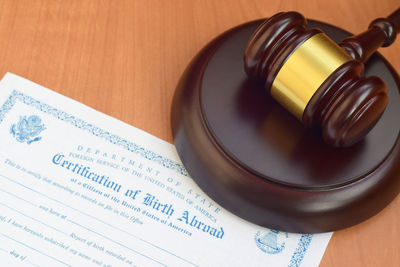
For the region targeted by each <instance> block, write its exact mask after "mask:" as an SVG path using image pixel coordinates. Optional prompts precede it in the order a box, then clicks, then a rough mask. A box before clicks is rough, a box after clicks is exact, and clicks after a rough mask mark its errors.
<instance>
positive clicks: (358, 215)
mask: <svg viewBox="0 0 400 267" xmlns="http://www.w3.org/2000/svg"><path fill="white" fill-rule="evenodd" d="M261 22H262V21H261V20H258V21H254V22H250V23H246V24H243V25H240V26H238V27H236V28H233V29H231V30H229V31H227V32H225V33H223V34H222V35H220V36H218V37H217V38H216V39H214V40H213V41H212V42H211V43H209V44H208V45H207V46H206V47H205V48H204V49H203V50H201V51H200V52H199V54H198V55H197V56H196V57H195V58H194V59H193V61H192V62H191V64H190V65H189V66H188V68H187V69H186V71H185V73H184V74H183V76H182V78H181V80H180V82H179V84H178V86H177V90H176V93H175V97H174V102H173V105H172V129H173V135H174V140H175V145H176V148H177V150H178V153H179V156H180V157H181V159H182V162H183V164H184V165H185V167H186V168H187V170H188V172H189V173H190V175H191V176H192V177H193V179H194V180H195V181H196V182H197V183H198V185H199V186H200V187H201V188H202V189H203V190H204V191H205V192H206V193H207V194H208V195H209V196H210V197H211V198H213V199H214V200H215V201H216V202H217V203H219V204H220V205H221V206H222V207H224V208H226V209H227V210H229V211H231V212H232V213H234V214H236V215H237V216H240V217H242V218H244V219H246V220H248V221H251V222H253V223H256V224H259V225H262V226H265V227H269V228H273V229H277V230H283V231H288V232H301V233H316V232H327V231H333V230H338V229H342V228H345V227H349V226H352V225H354V224H357V223H360V222H362V221H363V220H366V219H368V218H370V217H371V216H373V215H374V214H376V213H378V212H379V211H380V210H382V209H383V208H384V207H385V206H386V205H388V204H389V203H390V201H392V200H393V199H394V198H395V197H396V195H397V194H398V192H399V190H400V143H399V126H400V96H399V86H400V80H399V77H398V75H397V74H396V72H395V71H394V70H393V68H392V67H391V66H390V65H389V63H387V61H386V60H385V59H384V58H383V57H382V56H381V55H379V54H375V55H373V56H372V57H371V58H370V60H369V61H368V62H367V64H366V71H365V75H366V76H370V75H376V76H379V77H381V78H382V79H383V80H384V81H385V82H386V84H387V86H388V91H389V92H388V93H389V104H388V106H387V109H386V111H385V112H384V114H383V116H382V118H381V119H380V121H379V122H378V123H377V125H376V126H375V128H374V129H373V130H372V131H371V132H370V133H369V134H368V136H367V137H366V138H365V139H364V140H363V141H362V142H360V143H357V144H356V145H354V146H351V147H349V148H333V147H330V146H328V145H326V144H325V143H324V142H323V141H322V139H321V135H320V133H319V132H318V129H306V128H304V126H303V125H302V124H301V123H300V122H299V121H298V120H297V119H296V118H295V117H294V116H293V115H291V114H290V113H288V111H286V110H285V109H283V108H282V107H281V106H280V105H279V104H277V103H276V102H275V101H274V100H273V99H272V98H271V97H270V96H269V95H268V94H267V92H266V89H265V88H264V86H263V84H262V83H258V82H256V81H253V80H250V79H248V77H247V75H246V73H245V71H244V65H243V52H244V49H245V46H246V43H247V41H248V39H249V37H250V35H251V34H252V32H253V31H254V30H255V29H256V27H257V26H258V25H259V24H260V23H261ZM308 27H310V28H313V27H318V28H321V29H322V30H323V31H324V32H325V33H327V34H328V36H330V37H331V38H332V39H333V40H335V41H339V40H342V39H343V38H345V37H347V36H348V35H349V33H347V32H345V31H343V30H341V29H339V28H336V27H334V26H330V25H327V24H324V23H321V22H317V21H310V22H309V24H308Z"/></svg>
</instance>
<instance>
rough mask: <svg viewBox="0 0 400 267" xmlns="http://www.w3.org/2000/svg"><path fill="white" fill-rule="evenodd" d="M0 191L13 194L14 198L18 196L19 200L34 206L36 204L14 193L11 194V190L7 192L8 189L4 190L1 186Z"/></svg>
mask: <svg viewBox="0 0 400 267" xmlns="http://www.w3.org/2000/svg"><path fill="white" fill-rule="evenodd" d="M0 191H2V192H4V193H6V194H9V195H10V196H13V197H15V198H18V199H20V200H23V201H25V202H26V203H28V204H31V205H32V206H34V207H37V205H36V204H33V203H32V202H30V201H28V200H26V199H23V198H22V197H19V196H17V195H15V194H13V193H11V192H8V191H6V190H4V189H1V188H0Z"/></svg>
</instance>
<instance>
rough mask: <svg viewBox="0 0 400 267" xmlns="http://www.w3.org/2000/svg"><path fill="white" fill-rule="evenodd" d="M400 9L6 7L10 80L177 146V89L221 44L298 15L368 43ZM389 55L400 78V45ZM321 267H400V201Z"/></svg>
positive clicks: (215, 4) (285, 3)
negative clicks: (173, 109) (233, 31)
mask: <svg viewBox="0 0 400 267" xmlns="http://www.w3.org/2000/svg"><path fill="white" fill-rule="evenodd" d="M399 5H400V3H399V1H398V0H379V1H377V0H368V1H367V0H358V1H347V0H336V1H318V0H308V1H295V0H281V1H261V0H259V1H253V0H235V1H232V0H224V1H222V0H207V1H204V0H193V1H189V0H173V1H172V0H165V1H161V0H160V1H156V0H137V1H134V0H132V1H129V0H126V1H123V0H109V1H100V0H93V1H86V0H76V1H71V0H47V1H46V0H1V1H0V75H3V74H4V73H5V72H7V71H9V72H13V73H16V74H19V75H21V76H23V77H26V78H28V79H30V80H33V81H35V82H37V83H39V84H41V85H44V86H46V87H49V88H52V89H53V90H56V91H57V92H60V93H61V94H63V95H66V96H68V97H71V98H73V99H76V100H78V101H80V102H83V103H85V104H87V105H89V106H91V107H93V108H95V109H97V110H99V111H101V112H104V113H106V114H108V115H111V116H113V117H116V118H118V119H120V120H122V121H124V122H127V123H129V124H131V125H134V126H135V127H138V128H141V129H143V130H145V131H147V132H149V133H151V134H153V135H156V136H158V137H160V138H162V139H164V140H167V141H169V142H172V135H171V129H170V106H171V102H172V96H173V93H174V89H175V86H176V84H177V82H178V79H179V77H180V75H181V74H182V72H183V70H184V69H185V67H186V65H187V64H188V63H189V61H190V59H191V58H192V57H193V56H194V55H195V54H196V53H197V51H199V50H200V49H201V48H202V47H203V46H204V45H205V44H206V43H207V42H209V41H210V40H211V39H212V38H213V37H215V36H217V35H218V34H220V33H222V32H223V31H225V30H227V29H229V28H231V27H233V26H235V25H238V24H241V23H244V22H247V21H250V20H254V19H259V18H263V17H268V16H271V15H272V14H274V13H276V12H279V11H288V10H297V11H299V12H301V13H302V14H304V15H305V16H306V17H309V18H313V19H317V20H322V21H325V22H328V23H331V24H335V25H338V26H339V27H342V28H344V29H347V30H349V31H351V32H355V33H358V32H361V31H363V30H365V29H366V27H367V25H368V24H369V22H370V21H371V20H372V19H374V18H376V17H383V16H387V15H389V13H390V12H391V11H394V9H396V8H398V7H399ZM381 52H382V54H383V55H384V56H385V57H386V58H387V59H388V60H389V62H390V63H391V64H392V65H393V66H394V68H395V69H397V71H398V72H400V41H397V43H395V44H394V45H393V46H391V47H389V48H386V49H381ZM399 179H400V174H399ZM321 266H385V267H388V266H396V267H397V266H400V197H397V198H396V199H395V200H394V201H393V202H392V203H391V204H390V205H389V206H388V207H387V208H385V209H384V210H383V211H382V212H381V213H379V214H378V215H376V216H375V217H373V218H372V219H370V220H368V221H366V222H364V223H362V224H360V225H357V226H354V227H351V228H349V229H345V230H342V231H338V232H336V233H335V234H334V235H333V238H332V240H331V242H330V243H329V246H328V249H327V251H326V253H325V255H324V257H323V259H322V263H321Z"/></svg>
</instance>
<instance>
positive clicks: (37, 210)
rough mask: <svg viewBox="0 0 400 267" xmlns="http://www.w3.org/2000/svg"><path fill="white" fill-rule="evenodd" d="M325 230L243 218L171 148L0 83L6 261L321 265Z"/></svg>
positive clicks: (76, 107) (0, 219) (67, 104)
mask: <svg viewBox="0 0 400 267" xmlns="http://www.w3.org/2000/svg"><path fill="white" fill-rule="evenodd" d="M330 237H331V233H326V234H314V235H312V234H292V233H285V232H280V231H275V230H270V229H266V228H263V227H260V226H257V225H254V224H252V223H249V222H246V221H244V220H242V219H240V218H238V217H237V216H235V215H233V214H231V213H230V212H228V211H226V210H224V209H223V208H222V207H220V206H219V205H218V204H217V203H215V202H214V201H213V200H212V199H210V198H209V197H207V196H206V195H205V194H204V193H203V192H202V191H201V189H199V187H198V186H197V185H196V184H195V183H194V182H193V180H192V179H191V178H190V176H189V175H188V173H187V172H186V170H185V168H184V166H183V165H182V163H181V162H180V160H179V157H178V155H177V153H176V151H175V147H174V146H173V145H171V144H169V143H167V142H165V141H162V140H160V139H158V138H156V137H154V136H152V135H150V134H148V133H145V132H143V131H141V130H139V129H136V128H134V127H132V126H129V125H127V124H125V123H123V122H121V121H118V120H116V119H114V118H111V117H109V116H107V115H104V114H102V113H100V112H97V111H95V110H93V109H91V108H89V107H87V106H85V105H83V104H81V103H78V102H76V101H74V100H71V99H69V98H66V97H64V96H61V95H59V94H57V93H55V92H53V91H50V90H48V89H46V88H43V87H41V86H39V85H37V84H35V83H33V82H30V81H28V80H25V79H23V78H20V77H18V76H16V75H13V74H7V75H6V76H5V77H4V78H3V80H2V81H1V83H0V265H1V266H101V267H106V266H317V265H318V264H319V263H320V261H321V258H322V255H323V253H324V251H325V249H326V246H327V244H328V242H329V239H330Z"/></svg>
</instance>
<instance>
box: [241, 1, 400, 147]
mask: <svg viewBox="0 0 400 267" xmlns="http://www.w3.org/2000/svg"><path fill="white" fill-rule="evenodd" d="M399 17H400V9H399V10H397V11H395V12H394V13H393V14H392V15H390V16H389V17H388V18H386V19H376V20H374V21H373V22H372V23H371V25H370V27H369V30H368V31H366V32H364V33H362V34H360V35H358V36H353V37H350V38H346V39H345V40H343V41H342V42H341V43H340V45H341V46H342V47H343V48H344V50H345V51H347V52H348V53H349V54H350V55H351V56H352V57H353V58H354V61H350V62H348V63H346V64H344V65H343V66H341V67H340V68H338V69H337V70H336V71H335V72H334V73H332V75H331V76H330V77H329V78H328V79H327V80H326V81H325V82H324V83H323V84H322V85H321V86H320V88H319V89H318V90H317V92H316V93H315V95H314V96H313V97H312V99H311V100H310V102H309V104H308V105H307V107H306V109H305V111H304V114H303V118H302V122H303V123H304V125H306V126H307V127H313V126H318V125H319V126H320V127H321V128H322V137H323V139H324V140H325V142H326V143H327V144H330V145H333V146H336V147H346V146H351V145H353V144H355V143H357V142H359V141H360V140H362V139H363V138H364V137H365V136H366V135H367V134H368V133H369V131H370V130H371V129H372V128H373V127H374V126H375V124H376V123H377V121H378V120H379V118H380V117H381V116H382V113H383V112H384V110H385V108H386V105H387V102H388V98H387V91H386V85H385V83H384V82H383V81H382V80H381V79H380V78H378V77H367V78H364V77H363V78H361V75H362V74H363V65H362V64H361V63H362V62H364V61H365V60H367V59H368V58H369V57H370V56H371V55H372V53H373V52H375V51H376V49H377V48H378V47H380V46H388V45H390V44H391V43H393V41H394V39H395V37H396V34H397V33H398V32H399V27H400V26H399ZM306 25H307V22H306V20H305V18H304V17H303V16H302V15H300V14H299V13H297V12H286V13H278V14H276V15H274V16H273V17H271V18H269V19H267V20H266V21H265V22H264V23H262V24H261V25H260V26H259V27H258V28H257V29H256V30H255V32H254V34H252V36H251V37H250V40H249V42H248V44H247V46H246V50H245V60H244V61H245V69H246V72H247V74H248V75H249V76H251V77H256V78H259V79H262V80H265V87H266V89H267V91H268V92H269V91H270V89H271V85H272V83H273V81H274V80H275V77H276V75H277V74H278V72H279V70H280V69H281V67H282V66H283V64H284V63H285V62H286V60H287V58H288V57H289V56H290V55H291V53H292V52H293V51H294V50H295V49H296V48H297V47H298V46H299V45H301V44H302V43H303V42H305V41H306V40H308V39H309V38H311V37H312V36H313V35H315V34H317V33H320V31H319V30H317V29H310V28H308V29H306Z"/></svg>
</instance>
